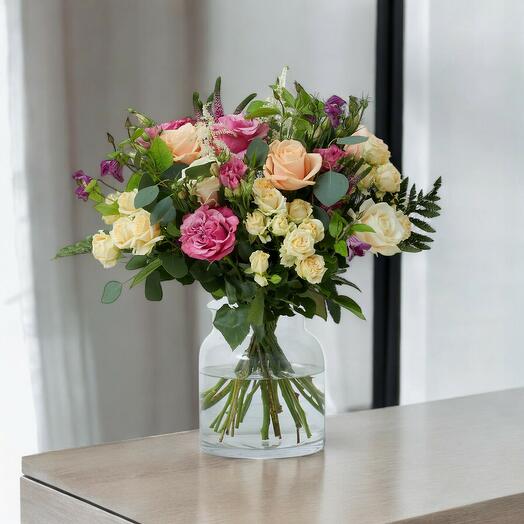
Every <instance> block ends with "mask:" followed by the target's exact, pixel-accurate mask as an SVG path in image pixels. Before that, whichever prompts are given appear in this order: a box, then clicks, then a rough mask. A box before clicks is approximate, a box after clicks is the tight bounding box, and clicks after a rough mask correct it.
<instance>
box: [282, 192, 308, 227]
mask: <svg viewBox="0 0 524 524" xmlns="http://www.w3.org/2000/svg"><path fill="white" fill-rule="evenodd" d="M312 213H313V206H312V205H311V204H310V203H309V202H306V201H305V200H301V199H300V198H295V200H293V201H292V202H290V203H289V204H288V205H287V214H288V216H289V218H290V219H291V220H292V221H293V222H295V224H300V222H302V220H305V219H306V218H308V217H310V216H311V214H312Z"/></svg>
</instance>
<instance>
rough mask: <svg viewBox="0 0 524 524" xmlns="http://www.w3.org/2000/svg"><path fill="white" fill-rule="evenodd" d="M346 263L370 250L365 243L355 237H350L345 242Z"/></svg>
mask: <svg viewBox="0 0 524 524" xmlns="http://www.w3.org/2000/svg"><path fill="white" fill-rule="evenodd" d="M347 246H348V262H349V261H351V260H353V258H354V257H363V256H364V255H365V254H366V251H368V249H370V248H371V246H370V245H369V244H367V243H366V242H362V241H361V240H359V238H358V237H357V236H356V235H351V236H350V237H349V238H348V240H347Z"/></svg>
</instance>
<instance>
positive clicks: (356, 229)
mask: <svg viewBox="0 0 524 524" xmlns="http://www.w3.org/2000/svg"><path fill="white" fill-rule="evenodd" d="M350 231H351V233H374V232H375V230H374V229H373V228H372V227H371V226H368V225H367V224H351V229H350Z"/></svg>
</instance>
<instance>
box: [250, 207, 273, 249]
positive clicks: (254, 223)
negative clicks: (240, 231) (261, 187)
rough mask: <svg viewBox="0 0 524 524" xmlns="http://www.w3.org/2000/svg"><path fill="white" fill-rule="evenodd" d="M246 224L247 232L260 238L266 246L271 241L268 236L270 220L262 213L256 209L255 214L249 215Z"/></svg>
mask: <svg viewBox="0 0 524 524" xmlns="http://www.w3.org/2000/svg"><path fill="white" fill-rule="evenodd" d="M244 224H245V226H246V230H247V232H248V233H249V234H250V235H253V236H256V237H258V238H259V239H260V240H261V241H262V242H263V243H264V244H265V243H266V242H269V241H270V240H271V237H270V236H269V235H268V234H267V226H268V224H269V219H268V217H267V216H266V215H264V213H262V212H261V211H258V210H257V209H255V211H253V213H248V215H247V217H246V220H245V221H244Z"/></svg>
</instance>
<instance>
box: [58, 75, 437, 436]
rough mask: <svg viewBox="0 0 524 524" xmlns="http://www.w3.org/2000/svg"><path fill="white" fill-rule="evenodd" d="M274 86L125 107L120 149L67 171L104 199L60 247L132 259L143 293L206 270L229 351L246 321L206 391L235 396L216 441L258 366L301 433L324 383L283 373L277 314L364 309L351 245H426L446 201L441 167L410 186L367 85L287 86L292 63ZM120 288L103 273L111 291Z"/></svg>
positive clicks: (272, 403) (79, 189) (273, 400)
mask: <svg viewBox="0 0 524 524" xmlns="http://www.w3.org/2000/svg"><path fill="white" fill-rule="evenodd" d="M270 88H271V92H272V94H271V96H270V97H269V98H267V99H264V100H259V99H256V94H251V95H249V96H248V97H247V98H245V99H244V100H243V101H242V102H241V103H240V104H239V105H238V107H237V108H236V109H235V110H234V111H233V112H232V113H226V112H225V111H224V108H223V106H222V102H221V96H220V78H219V79H218V80H217V82H216V85H215V88H214V90H213V92H212V93H211V95H210V96H209V98H207V100H206V101H205V102H203V101H202V100H201V98H200V96H199V94H198V93H195V94H194V95H193V114H192V115H191V116H188V117H185V118H181V119H178V120H170V121H167V122H162V123H157V122H155V121H153V120H152V119H151V118H150V117H148V116H145V115H143V114H141V113H139V112H137V111H135V110H132V109H130V110H129V113H130V115H129V117H128V118H127V120H126V122H125V129H126V132H127V137H126V138H125V139H124V140H122V141H120V142H117V141H116V140H115V139H114V138H113V136H111V135H110V134H109V133H108V134H107V138H108V141H109V143H110V144H111V146H112V149H113V150H112V151H111V152H110V153H109V154H108V156H107V159H105V160H103V161H102V162H101V164H100V176H99V177H96V178H93V177H91V176H89V175H87V174H86V173H84V172H83V171H77V172H76V173H74V175H73V179H74V180H75V182H76V190H75V193H76V195H77V197H78V198H79V199H81V200H84V201H91V202H92V203H93V204H94V206H93V207H94V210H95V211H96V212H97V213H99V214H100V217H101V220H102V222H103V223H104V226H103V227H101V229H100V230H99V231H98V232H97V233H95V234H93V235H92V236H89V237H87V238H86V239H84V240H82V241H80V242H78V243H76V244H72V245H69V246H66V247H64V248H62V249H61V250H60V251H59V252H58V254H57V256H58V257H62V256H68V255H77V254H81V253H88V252H91V253H92V254H93V256H94V257H95V258H96V259H97V260H98V261H99V262H100V263H101V264H102V266H103V267H104V268H112V267H114V266H116V265H117V264H119V263H124V264H125V267H126V269H128V270H129V271H132V272H133V275H132V276H131V278H130V279H129V280H128V281H127V282H130V287H131V288H133V287H135V286H138V285H140V284H143V285H144V289H145V296H146V298H147V299H148V300H161V299H162V294H163V287H165V285H166V283H167V282H168V281H171V280H177V281H178V282H180V283H181V284H183V285H187V284H191V283H193V282H194V281H198V282H200V284H201V285H202V287H203V288H204V289H205V290H206V291H208V292H209V293H210V294H211V295H212V296H213V297H214V298H216V299H219V298H226V299H227V303H225V304H224V305H223V306H222V307H221V308H220V309H219V310H218V311H217V313H216V316H215V319H214V325H215V327H216V328H217V329H218V330H219V331H220V332H221V333H222V335H223V336H224V338H225V340H226V341H227V342H228V344H229V345H230V346H231V348H232V349H234V348H236V347H237V346H238V345H239V344H241V343H242V342H243V341H244V339H246V337H247V336H248V334H249V333H251V341H250V344H249V347H248V349H247V350H246V352H247V353H248V355H249V357H250V358H249V359H246V360H243V361H241V362H240V364H239V367H238V369H237V370H236V377H235V378H231V379H229V380H226V379H221V380H219V381H218V382H217V383H216V385H215V386H213V387H212V388H209V390H207V391H204V392H203V393H202V403H203V408H204V409H207V408H209V407H211V406H213V405H214V404H216V403H217V402H218V401H219V400H222V401H224V402H225V405H224V409H223V410H221V413H222V416H221V417H219V416H218V415H217V420H216V421H214V423H213V426H212V427H213V429H214V430H215V431H216V432H217V433H218V434H219V435H220V438H221V439H222V438H224V435H229V434H232V433H233V434H234V430H235V427H237V428H238V424H239V423H240V422H241V420H242V418H243V417H242V416H243V415H244V414H245V411H246V409H247V408H248V407H249V405H248V403H247V402H246V400H247V399H248V398H249V393H246V390H245V388H244V384H243V382H242V381H243V380H244V379H245V378H246V377H247V376H250V375H251V374H253V373H258V374H259V376H261V377H262V378H264V379H266V380H265V382H264V381H260V383H259V385H258V386H257V387H258V388H259V389H261V393H262V402H263V405H264V407H265V408H266V413H269V415H270V416H269V418H268V422H267V423H266V424H265V426H266V427H265V431H266V434H267V430H268V427H269V421H270V422H271V424H272V427H273V432H274V435H275V436H276V437H278V436H279V432H280V428H279V420H278V417H279V413H280V412H281V411H282V406H281V404H280V401H279V399H278V392H276V389H275V388H274V387H273V386H272V385H271V380H272V379H275V378H278V379H279V380H280V389H281V395H282V397H283V398H284V400H285V404H286V405H287V407H288V409H289V411H290V413H291V414H292V416H293V418H294V419H295V422H296V425H297V435H298V428H302V429H304V431H306V435H307V420H305V417H304V416H303V410H302V408H301V399H302V400H303V401H304V402H309V403H311V404H312V405H314V407H315V409H317V410H319V411H321V412H322V413H323V410H324V398H323V393H322V392H321V391H320V390H319V389H318V388H316V386H315V384H314V383H313V382H312V381H311V380H310V379H308V377H303V378H302V379H296V380H295V379H291V378H289V379H286V377H287V376H288V375H289V374H290V373H291V372H292V369H291V364H290V363H289V361H288V360H287V358H286V355H285V354H284V352H283V351H282V350H281V348H280V347H279V344H278V340H277V339H276V337H275V334H274V330H275V326H276V323H277V321H278V319H279V317H282V316H292V315H296V314H300V315H303V316H305V317H307V318H311V317H313V316H314V315H318V316H320V317H322V318H323V319H325V320H326V319H327V316H328V314H329V315H330V316H331V317H332V318H333V320H334V321H335V322H337V323H338V322H339V321H340V317H341V308H344V309H347V310H349V311H350V312H351V313H353V314H355V315H356V316H358V317H360V318H364V315H363V313H362V311H361V308H360V307H359V305H358V304H357V303H356V302H355V300H354V299H353V298H351V297H350V296H348V295H346V294H343V293H342V292H341V291H340V289H341V288H342V287H344V286H346V287H348V288H350V290H355V289H356V290H358V287H357V286H356V285H355V284H354V283H352V282H351V281H349V280H347V279H346V272H347V269H348V267H349V266H350V264H351V261H352V260H353V258H354V257H362V256H364V255H365V254H366V253H367V252H368V251H369V252H371V253H373V254H376V255H384V256H391V255H395V254H396V253H400V252H401V251H409V252H419V251H421V250H427V249H429V246H430V243H431V241H432V239H431V237H430V236H429V235H430V234H431V233H433V232H434V229H433V228H432V226H430V225H429V224H428V222H427V220H426V219H429V218H433V217H436V216H438V215H439V212H440V207H439V205H438V203H437V202H438V200H439V196H438V189H439V187H440V179H438V180H437V181H436V182H435V183H434V185H433V188H432V189H431V190H430V191H429V192H427V193H425V192H423V191H419V192H417V190H416V188H415V185H412V186H411V187H408V186H409V183H408V179H407V178H403V177H402V175H401V174H400V173H399V171H398V170H397V169H396V168H395V166H394V165H393V164H392V163H391V162H390V152H389V150H388V146H387V145H386V144H385V143H384V142H383V141H382V140H381V139H380V138H378V137H376V136H374V135H373V134H372V133H370V132H369V131H368V130H367V129H366V127H364V126H363V125H362V124H361V119H362V115H363V113H364V110H365V109H366V107H367V105H368V100H367V99H366V98H356V97H353V96H350V97H349V98H348V99H343V98H341V97H339V96H331V97H330V98H329V99H327V100H322V99H320V98H319V97H318V96H315V95H314V94H312V93H310V92H308V91H306V89H304V87H302V86H301V85H300V84H299V83H296V82H295V85H294V91H295V92H294V93H292V92H291V91H290V90H288V89H287V88H286V69H284V71H283V73H282V74H281V76H280V77H279V78H278V79H277V80H276V82H275V83H274V84H273V85H271V86H270ZM126 173H127V174H126ZM115 182H116V183H119V184H121V186H119V187H118V188H117V187H115ZM122 288H123V283H122V282H119V281H116V280H111V281H110V282H108V283H107V284H106V285H105V287H104V290H103V293H102V302H103V303H104V304H109V303H112V302H114V301H115V300H117V299H118V297H119V296H120V294H121V291H122ZM246 366H247V369H246ZM286 380H287V382H286ZM246 387H247V386H246ZM263 438H264V437H263Z"/></svg>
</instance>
